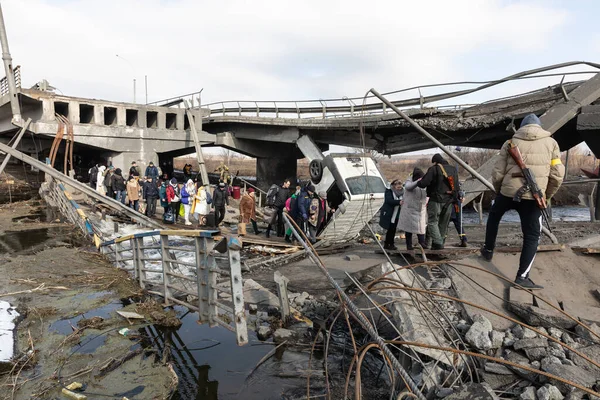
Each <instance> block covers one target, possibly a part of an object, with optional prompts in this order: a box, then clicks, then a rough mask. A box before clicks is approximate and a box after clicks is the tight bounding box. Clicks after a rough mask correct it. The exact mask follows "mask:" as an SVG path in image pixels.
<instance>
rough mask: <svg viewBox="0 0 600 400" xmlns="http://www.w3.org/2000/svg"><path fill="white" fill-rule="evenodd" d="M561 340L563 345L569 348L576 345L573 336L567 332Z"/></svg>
mask: <svg viewBox="0 0 600 400" xmlns="http://www.w3.org/2000/svg"><path fill="white" fill-rule="evenodd" d="M561 340H562V341H563V343H565V344H568V345H569V346H570V345H572V344H573V343H575V341H574V340H573V338H572V337H571V335H569V334H568V333H567V332H563V334H562V336H561Z"/></svg>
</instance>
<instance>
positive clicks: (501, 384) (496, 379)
mask: <svg viewBox="0 0 600 400" xmlns="http://www.w3.org/2000/svg"><path fill="white" fill-rule="evenodd" d="M481 376H483V381H484V382H485V383H487V384H488V385H490V387H491V388H492V389H494V390H499V389H502V388H506V387H509V386H510V385H512V384H514V383H515V382H517V381H518V380H520V379H521V378H520V377H518V376H517V375H515V374H512V373H511V374H510V375H498V374H492V373H489V372H484V373H483V374H481Z"/></svg>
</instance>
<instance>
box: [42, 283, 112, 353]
mask: <svg viewBox="0 0 600 400" xmlns="http://www.w3.org/2000/svg"><path fill="white" fill-rule="evenodd" d="M104 293H105V295H106V293H110V292H104ZM95 295H96V294H94V296H95ZM77 296H81V295H77ZM77 296H75V297H74V298H76V297H77ZM96 297H98V296H96ZM121 308H123V304H121V303H110V304H106V305H104V306H102V307H98V308H95V309H93V310H90V311H88V312H86V313H84V314H80V315H77V316H75V317H73V318H67V319H61V320H58V321H56V322H54V323H52V324H51V325H50V327H49V328H48V329H49V330H50V331H51V332H56V333H58V334H61V335H65V336H66V335H70V334H71V333H73V328H71V326H74V327H75V328H77V322H78V321H79V320H82V319H84V318H92V317H102V318H104V319H108V318H110V317H111V314H112V313H113V312H114V311H115V310H119V309H121ZM89 346H92V347H93V345H92V344H90V345H89Z"/></svg>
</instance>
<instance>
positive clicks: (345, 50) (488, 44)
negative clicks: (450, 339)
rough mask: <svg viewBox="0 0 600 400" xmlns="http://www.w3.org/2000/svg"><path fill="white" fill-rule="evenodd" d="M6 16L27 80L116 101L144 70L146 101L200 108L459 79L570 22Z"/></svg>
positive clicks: (530, 48)
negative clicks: (186, 97) (191, 99)
mask: <svg viewBox="0 0 600 400" xmlns="http://www.w3.org/2000/svg"><path fill="white" fill-rule="evenodd" d="M3 11H4V17H5V20H6V24H7V29H8V35H9V41H10V45H11V52H12V54H13V58H14V61H15V64H20V65H22V68H23V79H24V81H25V83H27V84H28V85H32V84H33V83H35V82H36V81H38V80H40V79H42V78H46V79H48V80H49V82H50V83H51V84H52V85H54V86H57V87H58V88H59V89H60V90H61V91H62V92H63V93H64V94H68V95H75V96H82V97H94V98H106V99H111V100H121V101H130V100H131V98H132V88H131V86H132V84H131V82H132V79H133V78H134V77H135V78H137V82H138V91H137V94H138V99H141V98H142V97H143V79H144V75H148V80H149V97H150V101H152V100H158V99H160V98H166V97H170V96H174V95H177V94H181V93H188V92H192V91H196V90H199V89H200V88H204V92H203V100H206V101H217V100H228V99H249V100H253V99H277V100H280V99H290V100H294V99H302V98H329V97H341V96H360V95H362V94H364V92H366V90H368V89H369V88H370V87H377V88H380V90H381V91H387V90H394V89H399V88H402V87H406V86H412V85H415V84H424V83H430V82H439V81H446V80H450V79H465V78H466V77H465V76H464V73H465V72H464V71H465V68H466V67H468V68H467V70H470V69H469V68H472V67H473V64H474V63H475V64H476V63H477V62H478V58H477V54H478V52H482V51H485V52H498V53H504V54H506V56H507V60H510V59H511V58H510V57H512V59H516V58H517V57H519V56H523V55H525V54H526V55H528V56H533V57H535V55H536V54H541V53H543V52H546V51H549V49H550V46H551V45H552V40H551V38H553V37H556V36H558V35H560V34H561V32H562V31H561V30H562V29H564V28H565V25H566V23H567V20H568V17H569V12H567V11H566V10H564V9H561V8H558V7H552V6H546V5H543V4H541V3H536V2H527V1H526V2H506V1H499V0H489V1H483V0H482V1H476V2H474V1H468V0H455V1H445V0H439V1H419V2H412V1H411V2H400V1H377V0H376V1H371V2H364V1H355V0H347V1H337V0H333V1H323V0H321V1H314V0H306V1H302V2H298V1H296V2H291V1H289V2H288V1H272V0H265V1H260V2H253V1H242V0H231V1H224V2H215V1H211V2H208V1H193V0H178V1H159V0H145V1H141V0H137V1H134V0H131V1H125V0H103V1H101V2H100V1H94V2H90V1H84V0H70V1H50V0H47V1H43V0H12V1H5V2H3ZM553 51H555V50H554V49H553ZM116 54H119V55H120V56H121V57H122V58H124V59H126V60H127V61H123V60H122V59H119V58H117V57H116ZM520 69H522V68H520V66H519V65H518V64H517V63H512V62H507V63H506V65H505V68H504V71H506V72H507V74H508V73H511V72H515V71H518V70H520ZM487 77H488V78H495V77H497V75H494V76H487Z"/></svg>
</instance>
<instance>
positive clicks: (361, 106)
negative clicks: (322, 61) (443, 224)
mask: <svg viewBox="0 0 600 400" xmlns="http://www.w3.org/2000/svg"><path fill="white" fill-rule="evenodd" d="M579 64H584V65H587V66H590V67H593V68H600V65H599V64H594V63H587V62H568V63H562V64H556V65H551V66H548V67H542V68H537V69H534V70H528V71H524V72H520V73H518V74H514V75H511V76H509V77H506V78H503V79H499V80H493V81H464V82H451V83H440V84H431V85H421V86H414V87H410V88H406V89H401V90H397V91H393V92H388V93H383V95H385V96H398V95H399V94H406V93H408V92H411V91H412V92H416V93H417V94H418V96H416V97H411V98H405V99H396V100H392V101H391V102H392V103H393V104H394V105H395V106H396V107H400V108H403V107H414V106H418V107H419V108H421V109H425V108H430V107H427V104H431V103H434V102H439V101H443V100H448V99H452V98H456V97H459V96H463V95H467V94H471V93H474V92H477V91H480V90H483V89H486V88H489V87H492V86H496V85H499V84H502V83H505V82H509V81H514V80H523V79H539V78H549V77H562V78H563V79H564V77H565V76H575V75H586V74H596V73H597V71H568V72H559V73H547V74H542V73H541V72H545V71H552V70H556V69H560V68H565V67H570V66H574V65H579ZM557 83H558V82H557ZM562 83H563V82H562V81H561V82H560V84H559V85H561V86H562ZM459 85H462V86H464V85H471V86H472V85H477V86H476V87H474V88H467V89H460V90H455V91H449V92H444V93H440V94H434V95H430V96H423V95H422V93H421V90H422V89H426V88H436V87H445V86H459ZM514 97H515V96H508V97H504V98H501V99H496V100H504V99H510V98H514ZM374 98H375V97H374V96H372V95H369V96H365V97H342V98H333V99H316V100H298V101H287V100H286V101H276V100H265V101H250V100H232V101H218V102H213V103H207V104H201V106H200V107H201V108H205V109H208V110H210V116H211V117H219V116H238V117H242V116H244V117H257V118H283V117H287V118H297V119H301V118H309V119H327V118H340V117H345V118H347V117H361V116H364V115H382V114H383V115H385V114H388V113H390V111H391V110H388V109H387V107H386V105H385V104H383V103H380V102H369V103H367V102H368V101H369V100H370V99H374ZM474 105H475V104H469V103H465V104H453V105H446V104H444V105H438V106H435V107H431V108H434V109H438V110H442V109H463V108H468V107H472V106H474Z"/></svg>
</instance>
